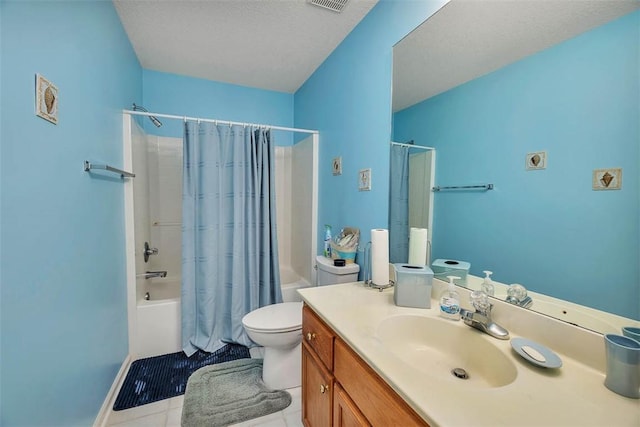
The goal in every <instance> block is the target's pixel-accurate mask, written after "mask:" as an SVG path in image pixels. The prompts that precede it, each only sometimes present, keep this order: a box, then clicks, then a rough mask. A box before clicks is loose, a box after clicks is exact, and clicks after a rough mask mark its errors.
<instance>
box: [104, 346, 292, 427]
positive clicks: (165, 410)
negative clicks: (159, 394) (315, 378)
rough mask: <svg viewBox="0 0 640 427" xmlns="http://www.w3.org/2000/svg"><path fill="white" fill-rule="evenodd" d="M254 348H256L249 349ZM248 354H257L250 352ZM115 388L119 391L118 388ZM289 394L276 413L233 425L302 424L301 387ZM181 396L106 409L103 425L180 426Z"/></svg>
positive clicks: (273, 426)
mask: <svg viewBox="0 0 640 427" xmlns="http://www.w3.org/2000/svg"><path fill="white" fill-rule="evenodd" d="M251 350H256V349H251ZM251 355H252V357H256V356H258V355H259V353H258V354H256V353H255V352H254V351H252V352H251ZM118 391H119V390H118ZM287 391H288V392H289V394H291V405H289V406H288V407H286V408H285V409H284V410H282V411H280V412H276V413H273V414H270V415H265V416H264V417H260V418H255V419H253V420H248V421H244V422H242V423H240V424H236V425H235V427H302V393H301V392H302V390H301V388H300V387H296V388H291V389H288V390H287ZM183 402H184V396H178V397H172V398H171V399H165V400H161V401H159V402H154V403H149V404H147V405H142V406H138V407H135V408H131V409H125V410H124V411H114V410H111V411H110V412H109V416H108V419H107V426H113V427H138V426H141V427H147V426H148V427H180V419H181V418H182V404H183Z"/></svg>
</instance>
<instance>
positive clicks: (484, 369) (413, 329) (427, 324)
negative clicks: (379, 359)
mask: <svg viewBox="0 0 640 427" xmlns="http://www.w3.org/2000/svg"><path fill="white" fill-rule="evenodd" d="M460 326H461V325H460V324H459V323H453V322H450V321H447V320H443V319H435V318H430V317H423V316H410V315H407V316H393V317H388V318H385V319H383V320H382V321H381V322H380V324H379V325H378V329H377V336H378V338H379V340H380V341H381V342H382V344H384V346H385V348H386V349H387V350H388V351H389V352H391V353H392V354H393V355H394V356H395V357H396V358H398V359H400V361H402V362H403V363H405V364H407V365H409V366H411V367H413V368H415V369H416V370H417V371H420V372H422V373H424V374H427V375H429V376H432V377H436V378H439V379H441V380H444V381H448V382H453V383H459V384H460V386H464V387H478V388H495V387H503V386H506V385H508V384H510V383H512V382H513V381H514V380H515V379H516V376H517V370H516V367H515V364H514V363H513V361H512V359H511V358H509V357H508V356H507V355H505V354H504V353H502V352H501V351H500V349H499V348H498V347H496V346H495V345H494V344H492V343H491V341H490V340H492V339H494V338H491V337H489V336H488V335H484V334H481V333H480V332H478V331H476V330H475V329H472V328H469V327H467V326H464V327H460ZM458 369H462V370H463V371H459V370H458ZM453 370H456V373H455V374H454V373H453ZM464 373H466V374H467V376H468V378H466V379H464ZM461 377H462V378H461Z"/></svg>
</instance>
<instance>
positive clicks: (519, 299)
mask: <svg viewBox="0 0 640 427" xmlns="http://www.w3.org/2000/svg"><path fill="white" fill-rule="evenodd" d="M505 301H506V302H508V303H509V304H513V305H517V306H519V307H524V308H529V307H531V306H532V305H533V300H532V299H531V297H530V296H529V295H527V289H526V288H525V287H524V286H522V285H519V284H517V283H514V284H513V285H509V288H508V289H507V298H505Z"/></svg>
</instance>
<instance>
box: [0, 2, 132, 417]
mask: <svg viewBox="0 0 640 427" xmlns="http://www.w3.org/2000/svg"><path fill="white" fill-rule="evenodd" d="M0 13H1V18H0V19H1V40H2V64H1V67H2V68H1V72H2V74H1V85H2V100H1V104H0V105H1V108H2V110H1V115H0V117H1V123H2V130H1V133H0V135H1V137H2V147H1V175H0V176H1V183H2V195H1V201H2V205H1V227H2V241H1V265H2V272H1V280H2V290H1V297H2V298H1V322H2V333H1V345H2V361H1V369H2V379H1V383H0V386H1V389H2V396H1V412H2V413H1V415H0V424H2V425H7V426H13V425H29V426H35V425H64V426H73V425H82V426H87V425H91V424H92V423H93V421H94V419H95V417H96V415H97V414H98V411H99V409H100V406H101V405H102V403H103V401H104V399H105V396H106V395H107V392H108V390H109V388H110V386H111V384H112V383H113V380H114V378H115V376H116V373H117V372H118V370H119V368H120V366H121V364H122V362H123V361H124V359H125V357H126V355H127V344H128V343H127V313H126V307H127V304H126V281H125V255H124V220H123V210H124V207H123V197H124V196H123V185H122V182H121V181H120V179H119V178H116V179H100V178H98V177H92V176H90V175H89V174H87V173H86V172H84V171H83V169H82V165H83V161H84V160H85V159H87V160H93V161H96V162H97V161H100V162H108V163H111V164H114V165H121V164H122V114H121V110H122V108H124V107H126V106H127V105H130V103H131V102H132V101H134V100H136V99H139V98H140V97H141V95H142V86H141V68H140V66H139V64H138V61H137V59H136V57H135V54H134V52H133V49H132V48H131V45H130V43H129V41H128V39H127V37H126V35H125V32H124V30H123V28H122V26H121V24H120V20H119V18H118V16H117V14H116V12H115V10H114V7H113V5H112V3H111V2H106V1H101V2H94V1H68V2H65V1H55V2H52V1H43V2H35V1H15V2H14V1H2V3H1V4H0ZM35 73H40V74H42V75H43V76H45V77H46V78H48V79H49V80H51V81H52V82H53V83H54V84H56V85H57V87H58V89H59V91H60V93H59V99H60V104H59V123H58V125H53V124H51V123H49V122H47V121H45V120H43V119H41V118H39V117H36V116H35V114H34V75H35Z"/></svg>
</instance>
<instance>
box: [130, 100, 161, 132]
mask: <svg viewBox="0 0 640 427" xmlns="http://www.w3.org/2000/svg"><path fill="white" fill-rule="evenodd" d="M131 109H132V110H133V111H142V112H145V113H148V112H149V111H148V110H147V109H146V108H144V107H141V106H139V105H136V103H135V102H134V103H133V107H132V108H131ZM149 120H151V123H153V124H154V125H155V126H156V127H160V126H162V122H161V121H160V120H158V119H157V118H156V117H155V116H149Z"/></svg>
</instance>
